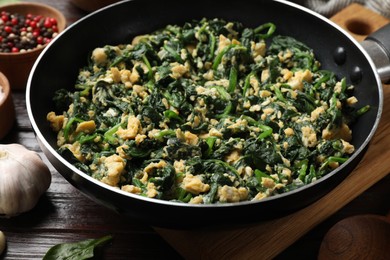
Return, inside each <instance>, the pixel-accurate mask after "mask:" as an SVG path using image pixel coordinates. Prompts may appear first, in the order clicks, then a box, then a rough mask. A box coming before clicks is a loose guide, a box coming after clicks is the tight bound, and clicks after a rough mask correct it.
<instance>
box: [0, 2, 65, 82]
mask: <svg viewBox="0 0 390 260" xmlns="http://www.w3.org/2000/svg"><path fill="white" fill-rule="evenodd" d="M1 11H7V12H10V13H18V14H21V15H26V14H28V13H30V14H33V15H42V16H44V17H52V18H55V19H56V20H57V27H58V32H59V33H60V32H61V31H63V30H64V29H65V26H66V19H65V16H64V15H63V14H62V13H61V12H60V11H58V10H57V9H55V8H53V7H51V6H48V5H45V4H39V3H27V2H18V3H13V4H8V5H3V6H0V12H1ZM46 45H47V44H45V45H43V46H41V47H37V48H35V49H32V50H29V51H26V52H18V53H4V52H0V71H2V72H3V73H4V74H5V75H6V76H7V78H8V80H9V82H10V85H11V88H12V89H25V88H26V83H27V78H28V75H29V73H30V70H31V68H32V66H33V64H34V62H35V60H36V58H37V57H38V56H39V54H40V53H41V51H42V50H43V48H45V47H46Z"/></svg>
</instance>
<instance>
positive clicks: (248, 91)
mask: <svg viewBox="0 0 390 260" xmlns="http://www.w3.org/2000/svg"><path fill="white" fill-rule="evenodd" d="M353 88H354V87H353V86H352V85H349V84H347V82H346V80H345V79H342V78H341V79H338V78H336V76H335V74H334V73H332V72H331V71H327V70H323V69H322V68H321V64H320V62H319V61H318V60H317V59H316V56H315V53H314V52H313V50H312V49H311V48H310V47H309V46H306V45H305V44H304V43H302V42H300V41H299V40H297V39H294V38H292V37H290V36H284V35H278V34H277V28H276V27H275V25H274V24H273V23H266V24H263V25H260V26H258V27H256V28H247V27H245V26H244V25H243V24H241V23H239V22H228V21H224V20H222V19H202V20H199V21H189V22H187V23H185V24H184V25H182V26H179V25H168V26H166V27H165V28H162V29H160V30H158V31H156V32H151V33H150V34H147V35H140V36H137V37H135V38H134V40H133V41H132V42H131V43H123V44H122V45H118V46H102V47H98V48H96V49H95V50H93V51H92V55H91V56H90V61H89V63H88V65H87V66H85V67H84V68H81V70H80V73H79V76H78V78H77V81H76V82H75V88H74V89H73V90H71V91H67V90H59V91H58V92H57V93H56V95H55V96H54V98H53V100H54V102H55V104H56V106H55V107H56V111H53V112H50V113H48V116H47V119H48V121H49V122H50V123H51V125H52V127H53V130H54V131H55V132H57V134H58V146H59V151H60V152H61V154H63V155H64V156H65V157H66V158H68V159H69V160H70V162H71V163H73V164H75V165H76V166H77V167H78V168H79V169H81V170H83V171H84V172H86V173H87V174H90V175H91V176H93V177H94V178H97V179H99V180H100V181H102V182H104V183H106V184H108V185H111V186H114V187H118V188H119V189H122V190H124V191H127V192H130V193H134V194H138V195H140V196H147V197H151V198H156V199H163V200H171V201H175V202H178V203H193V204H210V203H232V202H240V201H248V200H261V199H263V198H266V197H269V196H273V195H277V194H280V193H284V192H287V191H290V190H293V189H296V188H298V187H301V186H304V185H306V184H309V183H312V182H314V181H316V180H317V179H319V178H321V177H322V176H324V175H326V174H327V173H329V172H330V171H332V170H333V169H336V168H337V167H338V166H339V165H341V164H343V163H344V162H345V161H346V160H347V159H348V158H349V157H350V155H351V154H352V153H353V152H354V146H353V145H352V144H351V140H352V132H351V128H350V125H351V123H353V122H354V121H355V120H356V119H357V118H358V117H359V116H360V115H361V114H363V113H364V112H365V111H367V110H368V107H363V108H359V107H358V106H357V105H356V103H357V99H356V98H355V97H354V96H353Z"/></svg>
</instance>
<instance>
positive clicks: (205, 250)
mask: <svg viewBox="0 0 390 260" xmlns="http://www.w3.org/2000/svg"><path fill="white" fill-rule="evenodd" d="M332 20H333V21H334V22H336V23H338V24H339V25H340V26H341V27H343V28H344V29H347V30H349V31H350V32H351V34H352V35H354V36H355V37H356V38H357V39H358V40H363V39H364V38H365V36H366V35H365V34H369V33H371V32H373V31H375V30H377V29H378V28H380V27H382V26H383V25H385V24H387V23H388V22H389V20H388V19H386V18H384V17H382V16H380V15H378V14H376V13H374V12H372V11H370V10H368V9H366V8H364V7H362V6H360V5H358V4H353V5H351V6H349V7H347V8H346V9H344V10H342V11H341V12H340V13H338V14H337V15H335V16H334V17H332ZM351 30H352V31H351ZM383 89H384V100H385V104H384V110H383V115H382V120H381V122H380V125H379V127H378V130H377V132H376V134H375V136H374V138H373V140H372V141H371V144H370V146H369V148H368V150H367V152H366V154H365V156H364V158H363V159H362V161H361V162H360V164H359V165H358V166H357V168H356V169H355V170H354V171H353V172H352V173H351V174H350V175H349V176H348V177H347V178H346V179H345V180H344V181H343V182H342V183H341V184H340V185H338V186H337V187H336V188H335V189H334V190H332V191H331V192H330V193H328V194H327V195H326V196H325V197H323V198H321V199H320V200H318V201H317V202H315V203H314V204H312V205H310V206H308V207H306V208H304V209H302V210H300V211H298V212H295V213H293V214H291V215H288V216H285V217H282V218H279V219H275V220H270V221H264V222H261V223H257V224H254V225H251V226H245V227H235V228H230V229H226V227H225V228H213V229H211V228H208V229H207V230H168V229H161V228H156V231H157V232H158V233H159V234H160V235H161V236H162V237H163V238H164V239H165V240H166V241H167V242H168V243H169V244H170V245H171V246H172V247H173V248H175V249H176V250H177V251H178V252H179V253H180V254H181V255H182V256H183V257H184V258H185V259H258V258H259V257H260V256H261V259H272V258H274V257H275V256H277V255H278V254H279V253H281V252H282V251H283V250H285V249H286V248H287V247H289V246H290V245H292V244H293V243H294V242H295V241H297V240H298V239H299V238H301V237H302V236H303V235H305V234H306V233H307V232H309V231H310V230H311V229H312V228H314V227H315V226H316V225H318V224H319V223H321V222H323V221H324V220H325V219H327V218H328V217H329V216H331V215H332V214H334V213H335V212H336V211H338V210H339V209H341V208H342V207H343V206H345V205H346V204H348V203H349V202H350V201H352V200H353V199H355V198H356V197H357V196H359V195H360V194H361V193H363V192H364V191H365V190H367V189H368V188H369V187H371V186H372V185H373V184H375V183H376V182H378V181H379V180H380V179H382V178H383V177H385V176H386V175H387V174H388V173H390V164H388V163H383V162H385V161H388V158H389V156H390V150H389V149H388V147H390V138H388V137H389V135H390V104H389V103H386V101H388V102H389V100H390V85H384V86H383ZM367 172H369V173H370V174H369V175H367V174H365V173H367ZM362 175H364V176H365V177H364V180H362V177H361V176H362Z"/></svg>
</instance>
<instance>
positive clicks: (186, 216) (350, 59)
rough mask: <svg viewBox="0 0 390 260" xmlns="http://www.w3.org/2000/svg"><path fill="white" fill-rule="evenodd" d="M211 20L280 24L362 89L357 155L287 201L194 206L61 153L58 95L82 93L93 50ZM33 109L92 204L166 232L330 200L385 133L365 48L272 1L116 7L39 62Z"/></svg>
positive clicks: (52, 152) (74, 29)
mask: <svg viewBox="0 0 390 260" xmlns="http://www.w3.org/2000/svg"><path fill="white" fill-rule="evenodd" d="M203 17H208V18H215V17H218V18H223V19H225V20H228V21H240V22H242V23H243V24H244V25H245V26H247V27H256V26H258V25H260V24H263V23H266V22H273V23H275V24H276V26H277V34H282V35H289V36H292V37H294V38H296V39H298V40H300V41H302V42H304V43H306V44H307V45H308V46H310V47H311V48H313V49H314V52H315V53H316V54H317V58H318V59H319V60H320V61H321V63H322V66H323V68H324V69H327V70H332V71H334V72H336V75H337V76H338V77H339V78H341V77H343V76H346V78H347V81H348V83H350V84H354V85H355V89H356V90H355V96H356V97H357V98H358V100H359V104H360V105H362V106H363V105H370V107H371V109H370V110H369V112H368V113H366V114H364V115H363V116H362V117H361V118H360V119H359V121H358V123H357V124H356V125H354V126H353V129H352V130H353V142H352V143H353V144H354V145H355V148H356V152H355V154H354V155H353V156H352V157H351V158H350V159H349V160H348V161H347V162H346V163H344V164H343V165H342V166H341V167H339V168H338V169H336V170H334V171H333V172H331V173H330V174H328V175H327V176H325V177H323V178H322V179H320V180H318V181H317V182H315V183H312V184H310V185H307V186H305V187H302V188H299V189H297V190H294V191H291V192H288V193H285V194H281V195H277V196H274V197H271V198H266V199H264V200H261V201H256V202H241V203H235V204H224V205H187V204H178V203H173V202H168V201H162V200H156V199H149V198H144V197H140V196H138V195H134V194H129V193H125V192H122V191H118V190H117V189H114V188H111V187H108V186H107V185H105V184H103V183H101V182H99V181H97V180H95V179H92V178H91V177H89V176H87V175H86V174H84V173H82V172H80V171H79V170H77V169H76V168H75V167H74V166H72V165H71V164H70V163H68V162H67V161H66V160H64V159H63V158H62V157H61V156H60V155H59V154H58V153H57V152H56V134H55V133H53V132H52V130H51V129H50V127H49V124H48V122H47V121H46V114H47V113H48V112H49V111H52V110H53V104H52V101H51V100H52V97H53V94H54V92H55V91H56V90H57V89H60V88H68V89H70V88H72V87H73V86H74V82H75V79H76V76H77V75H78V70H79V68H80V67H82V66H84V65H85V64H86V62H87V55H88V53H89V52H90V51H91V50H93V49H94V48H95V47H98V46H104V45H105V44H111V45H115V44H119V43H127V42H130V41H131V39H132V38H133V37H134V36H136V35H139V34H145V33H148V32H151V31H154V30H156V29H160V28H162V27H164V26H165V25H167V24H183V23H184V22H186V21H189V20H191V19H201V18H203ZM388 29H390V27H389V28H388ZM385 38H386V37H385ZM389 45H390V44H389ZM374 49H375V48H374ZM389 49H390V48H389ZM26 102H27V109H28V114H29V117H30V120H31V123H32V126H33V128H34V131H35V132H36V135H37V139H38V141H39V143H40V146H41V148H42V150H43V152H44V153H45V155H46V156H47V157H48V159H49V160H50V162H51V163H52V164H53V165H54V167H55V168H56V169H57V170H58V171H59V172H60V173H61V174H62V175H63V176H64V177H65V178H66V179H67V180H68V181H69V182H70V183H71V184H73V185H74V186H75V187H76V188H78V189H79V190H81V191H82V192H83V193H85V194H86V195H87V196H88V197H90V198H92V199H93V200H95V201H98V202H99V203H101V204H104V205H105V206H107V207H109V208H112V209H114V210H116V211H118V212H120V213H123V214H126V215H128V216H131V217H134V218H136V220H137V221H143V222H146V223H149V224H151V225H158V226H168V227H191V226H192V227H193V226H200V225H214V224H219V223H230V224H232V223H241V224H242V223H246V222H250V221H259V220H262V219H265V218H274V217H277V216H280V215H283V214H287V213H289V212H291V211H294V210H297V209H299V208H302V207H304V206H307V205H308V204H310V203H312V202H314V201H315V200H317V199H318V198H320V197H321V196H323V195H325V194H326V193H328V192H329V191H330V190H331V189H332V188H334V187H335V186H336V185H337V184H338V183H340V182H341V181H342V180H343V179H344V178H345V177H346V176H347V175H348V174H349V173H350V172H351V171H352V170H353V168H354V167H355V166H356V165H357V163H358V162H359V161H360V159H361V157H362V156H363V154H364V151H365V150H366V148H367V145H368V143H369V141H370V139H371V138H372V136H373V134H374V132H375V130H376V128H377V126H378V122H379V118H380V115H381V111H382V104H383V94H382V86H381V81H380V77H379V74H378V73H377V71H376V69H375V66H374V63H373V62H372V60H371V59H370V58H369V57H368V55H367V53H366V52H365V51H364V50H363V48H362V47H361V46H360V45H359V44H358V43H357V42H356V41H354V40H353V39H352V38H351V37H350V36H348V35H347V34H346V33H344V32H343V31H341V30H340V29H339V28H338V27H337V26H335V25H334V24H333V23H331V22H329V21H328V20H327V19H325V18H323V17H321V16H319V15H317V14H315V13H314V12H311V11H308V10H306V9H304V8H302V7H299V6H297V5H295V4H291V3H289V2H284V1H271V0H267V1H232V0H225V1H223V2H214V1H205V0H198V1H193V2H191V4H187V3H186V2H185V1H159V2H152V1H145V0H143V1H125V2H120V3H118V4H114V5H112V6H109V7H107V8H104V9H101V10H99V11H97V12H95V13H92V14H91V15H88V16H87V17H85V18H83V19H81V20H80V21H78V22H77V23H75V24H73V25H72V26H70V27H69V28H67V29H66V30H65V31H64V32H63V33H62V34H61V35H60V36H59V37H57V38H56V39H55V40H54V41H53V42H52V43H51V44H50V45H49V46H48V47H47V48H46V49H45V50H44V51H43V53H42V54H41V56H40V57H39V58H38V60H37V62H36V63H35V65H34V67H33V69H32V72H31V74H30V77H29V80H28V86H27V95H26ZM362 181H364V176H362Z"/></svg>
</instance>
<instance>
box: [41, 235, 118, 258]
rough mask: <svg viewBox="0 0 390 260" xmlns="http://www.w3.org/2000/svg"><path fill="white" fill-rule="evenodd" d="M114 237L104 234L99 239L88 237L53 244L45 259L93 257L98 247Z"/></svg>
mask: <svg viewBox="0 0 390 260" xmlns="http://www.w3.org/2000/svg"><path fill="white" fill-rule="evenodd" d="M111 239H112V236H110V235H108V236H104V237H102V238H98V239H87V240H83V241H80V242H76V243H64V244H58V245H55V246H53V247H52V248H50V249H49V251H47V253H46V255H45V256H44V257H43V260H51V259H56V260H62V259H64V260H65V259H66V260H73V259H74V260H82V259H91V258H92V257H93V256H94V250H95V248H96V247H99V246H103V245H105V244H106V243H108V242H109V241H110V240H111Z"/></svg>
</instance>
